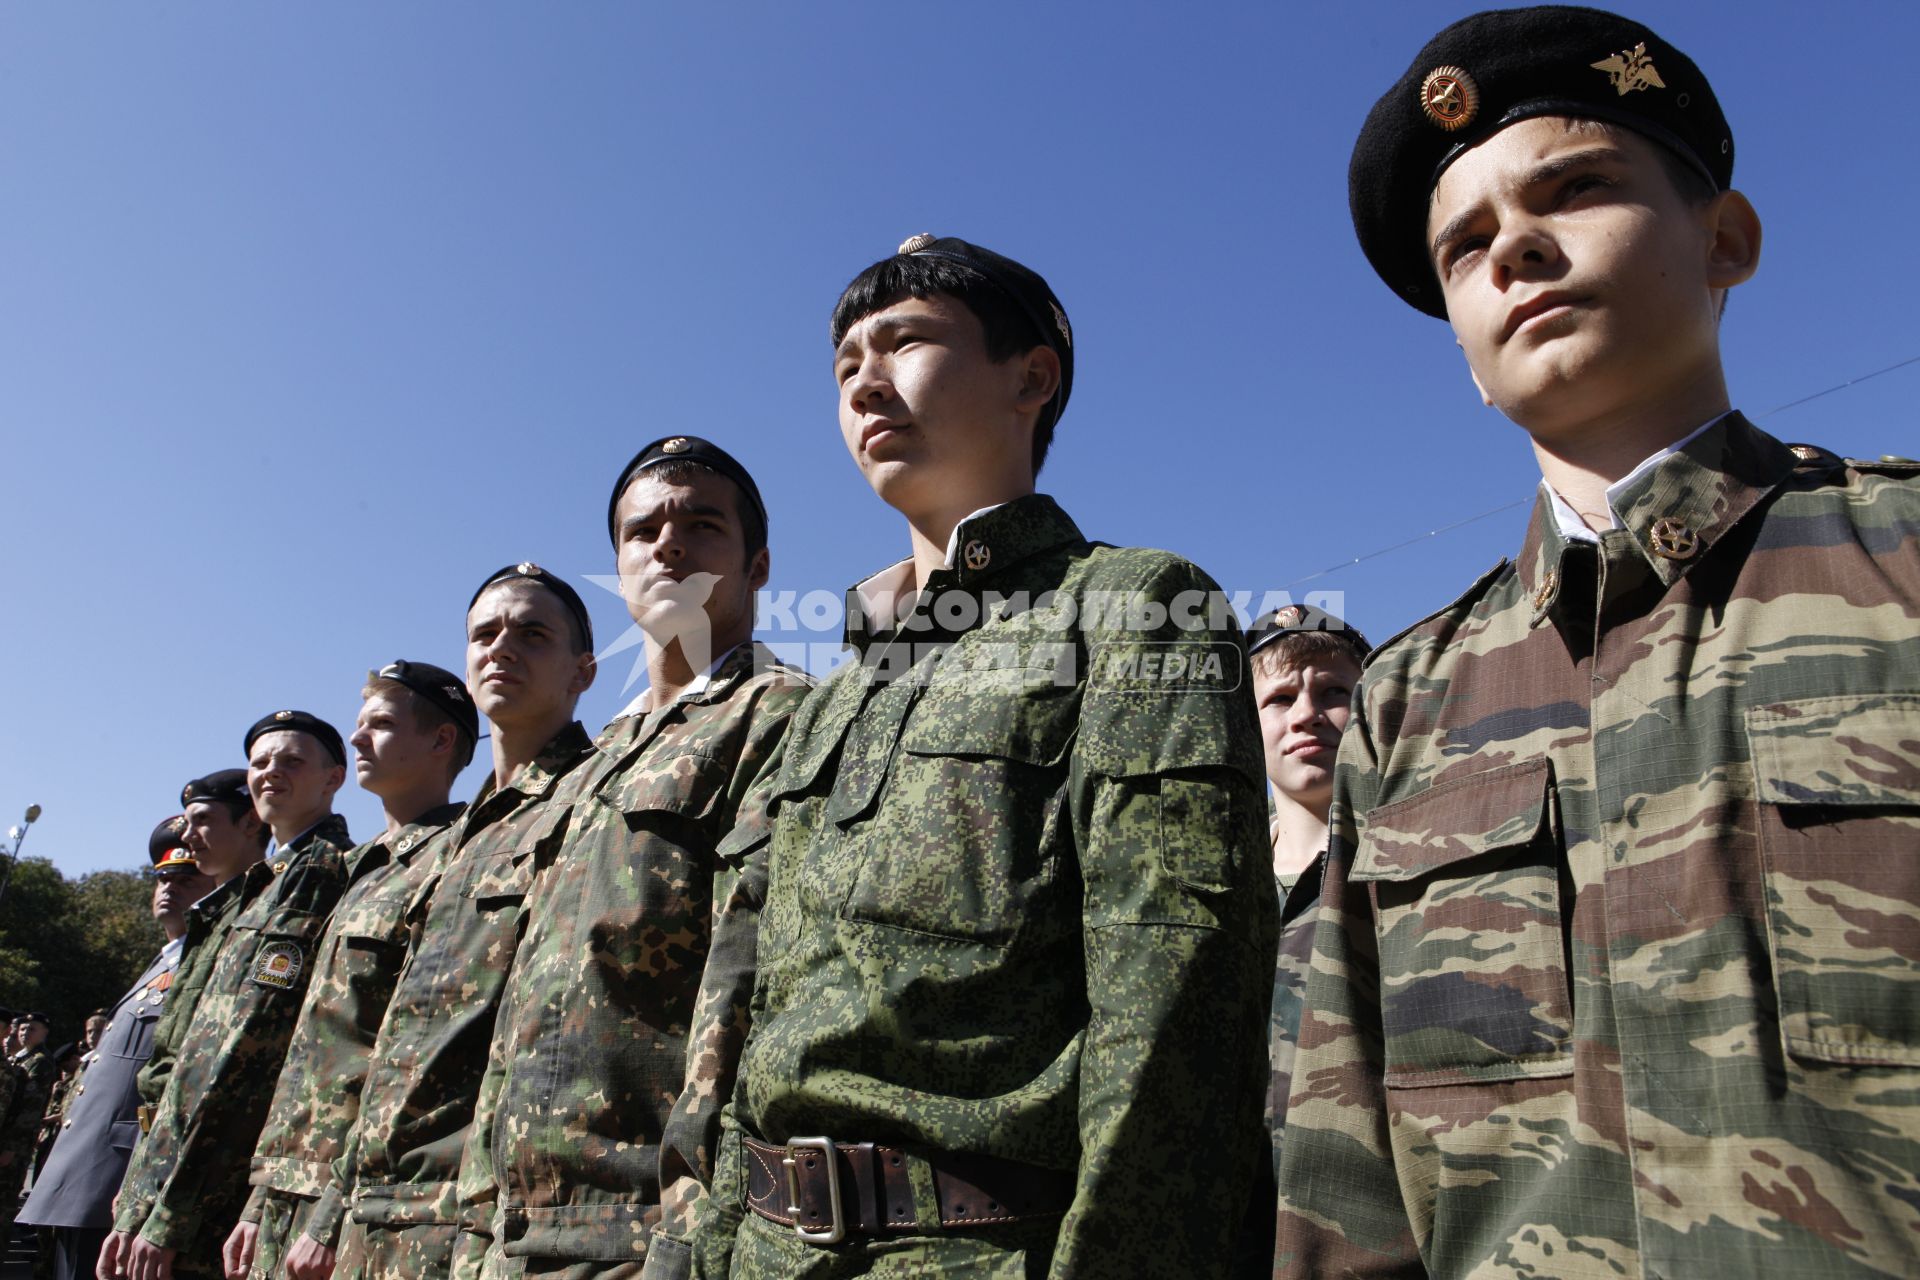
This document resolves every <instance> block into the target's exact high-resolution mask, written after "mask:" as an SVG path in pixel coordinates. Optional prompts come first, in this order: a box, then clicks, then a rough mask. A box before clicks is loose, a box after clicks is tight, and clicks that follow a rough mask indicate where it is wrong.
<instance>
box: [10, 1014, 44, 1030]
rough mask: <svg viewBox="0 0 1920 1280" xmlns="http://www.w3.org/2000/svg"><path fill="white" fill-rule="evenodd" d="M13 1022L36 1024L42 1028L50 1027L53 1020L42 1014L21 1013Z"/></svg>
mask: <svg viewBox="0 0 1920 1280" xmlns="http://www.w3.org/2000/svg"><path fill="white" fill-rule="evenodd" d="M14 1021H15V1022H37V1023H39V1024H40V1025H41V1026H43V1027H50V1026H52V1025H53V1019H51V1018H49V1017H47V1015H46V1014H44V1013H23V1014H21V1015H20V1016H19V1017H17V1018H15V1019H14Z"/></svg>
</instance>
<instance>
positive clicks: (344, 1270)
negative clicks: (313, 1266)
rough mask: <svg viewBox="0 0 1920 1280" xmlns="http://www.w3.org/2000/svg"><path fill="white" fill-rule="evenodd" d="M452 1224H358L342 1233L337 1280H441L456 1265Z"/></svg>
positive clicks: (455, 1235)
mask: <svg viewBox="0 0 1920 1280" xmlns="http://www.w3.org/2000/svg"><path fill="white" fill-rule="evenodd" d="M459 1235H460V1227H459V1224H457V1223H452V1222H409V1223H385V1222H375V1223H367V1222H356V1221H354V1220H353V1219H351V1218H349V1219H348V1220H347V1222H346V1223H345V1225H343V1226H342V1227H341V1230H340V1245H339V1249H338V1251H337V1253H336V1255H335V1259H334V1266H333V1280H439V1278H440V1277H443V1276H445V1275H446V1274H447V1269H448V1268H449V1267H450V1266H451V1265H452V1262H453V1246H454V1242H455V1240H456V1239H458V1237H459Z"/></svg>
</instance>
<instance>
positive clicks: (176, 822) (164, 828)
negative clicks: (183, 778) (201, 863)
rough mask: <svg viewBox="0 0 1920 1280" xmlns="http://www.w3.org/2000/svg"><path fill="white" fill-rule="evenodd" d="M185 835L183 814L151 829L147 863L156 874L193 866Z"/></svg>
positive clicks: (243, 776)
mask: <svg viewBox="0 0 1920 1280" xmlns="http://www.w3.org/2000/svg"><path fill="white" fill-rule="evenodd" d="M236 772H237V771H236ZM245 780H246V775H245V774H244V773H242V774H241V781H242V782H243V783H244V782H245ZM186 834H187V816H186V815H185V814H183V813H176V814H174V815H173V816H172V817H171V818H167V819H164V820H163V821H162V822H161V823H160V825H159V826H157V827H155V828H154V829H153V834H152V835H150V836H148V837H147V861H149V862H151V863H152V864H153V869H154V870H155V871H156V872H159V871H171V870H173V869H174V868H175V867H189V868H191V867H192V866H193V865H194V862H193V855H192V854H191V853H188V852H187V849H186V845H185V843H184V839H185V836H186Z"/></svg>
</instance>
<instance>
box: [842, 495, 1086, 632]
mask: <svg viewBox="0 0 1920 1280" xmlns="http://www.w3.org/2000/svg"><path fill="white" fill-rule="evenodd" d="M1084 541H1086V539H1085V538H1083V537H1082V536H1081V534H1080V528H1079V526H1078V525H1076V524H1074V522H1073V519H1072V517H1070V516H1068V515H1067V513H1066V512H1065V511H1062V510H1061V509H1060V504H1059V503H1057V502H1055V501H1054V500H1053V499H1052V498H1050V497H1048V496H1047V495H1046V494H1044V493H1033V494H1028V495H1027V496H1026V497H1023V498H1015V499H1014V500H1013V501H1012V502H1003V503H1001V504H1000V505H999V506H997V507H986V508H983V509H982V510H979V511H976V512H974V513H973V514H972V515H970V516H968V517H967V518H966V519H964V520H962V521H961V522H960V523H959V524H957V525H955V526H954V527H953V534H952V536H951V537H950V538H948V540H947V567H945V568H942V569H936V570H934V571H933V573H932V574H930V575H929V576H928V578H927V581H926V582H924V583H921V584H919V589H918V590H914V589H913V588H914V585H915V584H914V582H913V560H912V559H911V558H909V559H906V560H902V561H900V562H898V563H897V564H893V565H889V566H888V567H887V568H885V569H882V570H881V571H880V572H879V573H876V574H874V575H873V576H872V577H870V578H867V579H866V580H865V581H863V582H859V583H856V584H855V585H854V586H853V587H851V588H849V589H848V591H847V626H846V632H845V635H844V637H843V639H844V641H845V643H846V645H847V647H848V648H851V649H854V650H856V651H861V650H865V649H866V648H867V647H868V646H870V645H872V644H874V643H876V642H879V641H883V640H885V639H887V638H888V637H890V636H892V635H893V634H894V632H895V631H897V630H898V629H899V625H900V623H901V622H902V621H903V620H904V619H905V618H906V617H907V616H908V615H910V614H911V613H913V612H914V610H916V609H918V608H920V607H921V606H922V605H923V604H924V603H927V602H930V601H932V600H933V599H934V598H936V597H937V596H938V595H939V594H940V593H941V592H942V591H949V590H958V591H979V590H981V589H982V588H984V587H985V586H986V585H987V584H988V583H991V582H992V581H994V580H995V579H996V578H998V577H1000V576H1001V575H1002V574H1004V573H1006V572H1007V571H1008V570H1009V569H1012V568H1013V567H1015V566H1016V565H1019V564H1021V563H1022V562H1024V561H1026V560H1030V559H1032V558H1033V557H1034V556H1037V555H1040V554H1042V553H1044V552H1048V551H1052V550H1053V549H1054V548H1056V547H1060V546H1064V545H1066V544H1067V543H1071V542H1084ZM955 548H958V552H957V553H956V551H955Z"/></svg>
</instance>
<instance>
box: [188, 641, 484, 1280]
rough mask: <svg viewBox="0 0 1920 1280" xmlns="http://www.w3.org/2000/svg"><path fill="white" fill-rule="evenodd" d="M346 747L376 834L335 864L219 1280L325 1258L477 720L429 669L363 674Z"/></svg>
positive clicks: (402, 665) (400, 665)
mask: <svg viewBox="0 0 1920 1280" xmlns="http://www.w3.org/2000/svg"><path fill="white" fill-rule="evenodd" d="M361 699H362V701H361V704H360V715H359V719H358V722H357V723H356V725H355V726H354V731H353V735H352V736H351V737H350V738H348V739H347V741H348V742H349V743H350V744H351V745H352V747H353V750H354V773H355V777H356V779H357V781H358V782H359V784H360V786H361V787H362V788H363V789H365V790H367V791H369V792H371V793H373V794H374V795H376V796H378V797H380V801H381V805H382V808H383V809H384V811H385V814H386V819H387V825H386V828H385V829H384V830H383V831H382V832H381V834H380V835H379V836H378V837H376V838H375V839H373V840H370V841H368V842H367V843H366V844H363V845H361V846H360V847H359V848H357V849H355V850H354V851H353V852H352V853H351V854H349V855H348V857H347V864H348V877H349V878H348V882H347V890H346V892H345V893H344V894H342V895H341V898H340V903H339V905H338V906H337V907H335V908H334V912H333V922H332V923H331V924H330V925H328V927H327V934H326V937H325V938H324V939H323V940H322V941H321V943H320V946H319V948H318V951H317V954H316V957H315V961H314V977H313V982H312V984H311V985H310V986H309V987H308V989H307V1000H306V1007H305V1008H304V1009H302V1010H301V1012H300V1022H299V1025H298V1026H297V1027H295V1029H294V1033H293V1039H292V1041H291V1043H290V1044H289V1046H288V1048H287V1060H286V1066H285V1067H283V1068H282V1069H281V1072H280V1079H279V1083H278V1084H277V1085H276V1086H275V1089H274V1095H273V1101H272V1104H271V1106H270V1107H269V1108H268V1112H267V1121H266V1125H265V1126H264V1127H263V1128H262V1129H261V1131H260V1141H259V1142H258V1143H257V1144H256V1145H255V1147H254V1153H253V1172H252V1175H251V1181H252V1183H253V1194H252V1196H251V1198H250V1199H249V1200H248V1201H247V1209H246V1212H245V1213H244V1214H242V1215H241V1220H240V1222H239V1223H238V1224H237V1225H236V1226H235V1227H234V1229H233V1234H232V1235H231V1236H229V1237H228V1240H227V1246H226V1263H227V1275H228V1276H229V1277H230V1278H231V1280H237V1278H238V1277H240V1276H244V1275H246V1274H248V1273H249V1271H251V1272H252V1274H254V1275H256V1276H259V1277H262V1278H263V1280H264V1278H277V1277H279V1276H281V1275H283V1274H284V1273H283V1271H282V1268H281V1262H282V1261H283V1259H284V1258H285V1256H286V1253H287V1251H288V1249H289V1248H290V1247H291V1246H292V1245H293V1244H294V1242H295V1241H296V1240H297V1239H300V1238H302V1237H303V1236H305V1237H311V1238H312V1239H313V1241H314V1242H315V1243H316V1244H318V1245H325V1246H327V1247H329V1248H331V1247H332V1246H334V1245H335V1244H336V1243H337V1242H338V1239H339V1233H340V1217H341V1207H340V1205H339V1201H338V1198H337V1197H333V1198H330V1200H329V1205H330V1206H331V1208H332V1212H331V1213H329V1214H328V1215H327V1218H326V1220H325V1221H316V1220H315V1219H314V1207H315V1204H316V1201H317V1200H318V1199H319V1197H320V1196H321V1195H322V1193H323V1192H325V1191H326V1190H327V1188H328V1186H329V1185H330V1184H331V1183H332V1180H333V1168H332V1165H333V1161H334V1160H336V1159H338V1158H339V1156H340V1153H341V1151H342V1150H343V1148H344V1146H345V1142H346V1138H347V1135H348V1133H349V1132H351V1130H352V1128H353V1121H354V1117H356V1116H357V1115H358V1114H359V1112H360V1088H361V1086H362V1085H364V1084H365V1083H366V1079H367V1056H368V1054H369V1053H370V1052H371V1051H372V1048H373V1040H374V1036H375V1035H376V1034H378V1032H379V1030H380V1022H381V1019H382V1018H383V1017H385V1016H386V1012H387V1001H388V1000H389V999H390V998H391V997H392V995H393V986H394V982H395V980H396V979H397V978H398V977H399V974H400V966H401V963H402V962H403V961H404V960H405V959H406V954H407V941H408V935H407V926H406V920H405V918H404V917H405V915H406V910H407V904H408V903H409V902H411V901H412V900H413V895H414V893H415V892H416V891H417V890H418V889H419V887H420V885H421V884H422V883H423V882H424V881H425V879H426V877H427V874H428V872H429V871H430V870H431V868H432V867H433V865H434V863H435V861H436V860H437V859H438V858H439V856H440V851H441V849H442V847H443V846H444V844H445V843H446V839H445V837H446V833H447V830H448V827H449V826H450V824H451V823H452V822H453V821H454V819H456V818H458V817H459V816H460V811H461V809H462V808H463V807H464V806H462V805H459V804H449V803H448V802H447V793H448V792H449V791H450V790H451V789H452V787H453V782H454V779H455V778H457V777H459V776H460V771H461V770H462V769H464V768H466V766H467V762H468V761H470V760H472V759H473V749H474V744H475V743H476V742H477V741H478V740H479V735H480V717H479V714H478V713H477V712H475V711H474V709H473V699H472V698H470V697H469V696H468V695H467V689H466V685H465V684H463V683H462V682H461V679H460V677H459V676H456V675H454V674H453V673H452V672H451V671H447V670H445V669H443V668H441V667H436V666H434V665H433V664H432V663H429V662H409V661H407V660H405V659H402V660H400V661H397V662H390V663H388V664H387V665H386V666H384V667H382V668H380V670H378V671H370V672H368V673H367V682H366V686H365V688H364V689H363V690H362V691H361Z"/></svg>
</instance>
